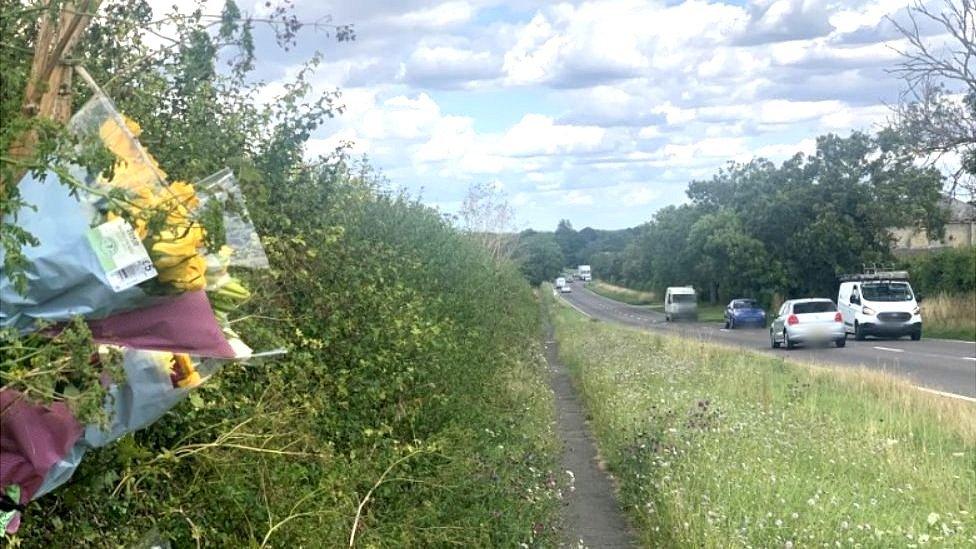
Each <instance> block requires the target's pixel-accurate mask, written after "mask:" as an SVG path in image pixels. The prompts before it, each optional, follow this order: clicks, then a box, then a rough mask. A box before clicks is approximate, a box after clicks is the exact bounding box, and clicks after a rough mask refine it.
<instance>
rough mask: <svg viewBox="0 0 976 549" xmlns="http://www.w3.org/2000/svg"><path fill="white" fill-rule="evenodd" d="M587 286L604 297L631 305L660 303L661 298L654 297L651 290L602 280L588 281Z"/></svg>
mask: <svg viewBox="0 0 976 549" xmlns="http://www.w3.org/2000/svg"><path fill="white" fill-rule="evenodd" d="M586 287H587V288H588V289H590V290H592V291H593V292H594V293H597V294H600V295H602V296H603V297H609V298H610V299H613V300H616V301H620V302H622V303H628V304H630V305H660V303H659V301H660V300H659V299H657V298H656V297H654V294H653V293H651V292H642V291H639V290H632V289H630V288H624V287H623V286H614V285H613V284H610V283H609V282H603V281H602V280H594V281H592V282H590V283H588V284H587V285H586Z"/></svg>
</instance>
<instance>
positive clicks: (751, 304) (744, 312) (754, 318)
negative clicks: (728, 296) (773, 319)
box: [725, 299, 766, 330]
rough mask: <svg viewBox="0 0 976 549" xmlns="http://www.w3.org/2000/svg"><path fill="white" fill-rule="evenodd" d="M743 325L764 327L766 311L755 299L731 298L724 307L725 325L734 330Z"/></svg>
mask: <svg viewBox="0 0 976 549" xmlns="http://www.w3.org/2000/svg"><path fill="white" fill-rule="evenodd" d="M743 326H753V327H759V328H765V327H766V311H764V310H763V309H762V307H760V306H759V302H757V301H756V300H755V299H733V300H732V301H730V302H729V305H728V306H727V307H726V308H725V327H726V328H728V329H730V330H734V329H736V328H741V327H743Z"/></svg>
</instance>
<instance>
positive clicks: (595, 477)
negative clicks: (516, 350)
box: [546, 324, 636, 549]
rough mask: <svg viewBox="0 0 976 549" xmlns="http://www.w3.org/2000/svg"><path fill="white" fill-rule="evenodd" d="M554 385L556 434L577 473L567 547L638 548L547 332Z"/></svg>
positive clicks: (568, 466) (566, 518)
mask: <svg viewBox="0 0 976 549" xmlns="http://www.w3.org/2000/svg"><path fill="white" fill-rule="evenodd" d="M546 361H547V362H548V363H549V371H550V378H549V383H550V385H551V386H552V390H553V391H554V392H555V393H556V432H557V434H558V436H559V439H560V440H561V441H562V445H563V452H562V468H563V474H564V475H567V476H569V474H568V473H566V471H570V472H572V476H571V477H570V478H571V479H572V481H571V482H572V484H571V485H570V487H569V488H567V489H566V490H565V491H564V493H563V523H564V529H563V545H564V546H565V547H591V548H593V549H597V548H604V547H607V548H613V547H634V546H636V543H635V541H634V538H633V535H632V533H631V531H630V528H629V527H628V526H627V522H626V521H625V520H624V516H623V513H622V512H621V510H620V506H619V505H618V504H617V500H616V496H615V494H614V488H613V482H612V481H611V480H610V477H609V476H608V475H607V473H606V472H604V471H603V470H602V469H601V468H600V465H599V457H598V455H597V450H596V444H595V443H594V441H593V437H592V435H591V434H590V432H589V428H588V427H587V425H586V411H585V410H584V408H583V406H582V404H581V402H580V399H579V398H578V397H577V395H576V390H575V389H574V388H573V383H572V381H571V379H570V376H569V372H568V371H566V368H565V366H563V365H562V363H560V362H559V357H558V347H557V344H556V341H555V338H554V337H553V330H552V326H550V325H548V324H547V326H546Z"/></svg>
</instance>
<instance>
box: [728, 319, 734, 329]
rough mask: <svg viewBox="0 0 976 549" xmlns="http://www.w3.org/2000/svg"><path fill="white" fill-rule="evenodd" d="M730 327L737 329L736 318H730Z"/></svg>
mask: <svg viewBox="0 0 976 549" xmlns="http://www.w3.org/2000/svg"><path fill="white" fill-rule="evenodd" d="M729 329H730V330H734V329H735V319H734V318H730V319H729Z"/></svg>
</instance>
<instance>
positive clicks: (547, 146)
mask: <svg viewBox="0 0 976 549" xmlns="http://www.w3.org/2000/svg"><path fill="white" fill-rule="evenodd" d="M604 135H606V130H605V129H603V128H598V127H594V126H570V125H560V124H556V123H555V122H553V119H552V118H550V117H548V116H543V115H539V114H527V115H525V116H524V117H523V118H522V120H520V121H519V122H518V123H517V124H515V125H514V126H512V128H511V129H509V130H508V132H506V133H505V136H504V137H503V138H502V142H501V149H502V150H504V151H505V152H507V153H508V154H509V155H511V156H537V155H554V154H573V153H587V152H593V151H595V150H597V149H598V148H599V146H600V145H601V143H602V142H603V137H604Z"/></svg>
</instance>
